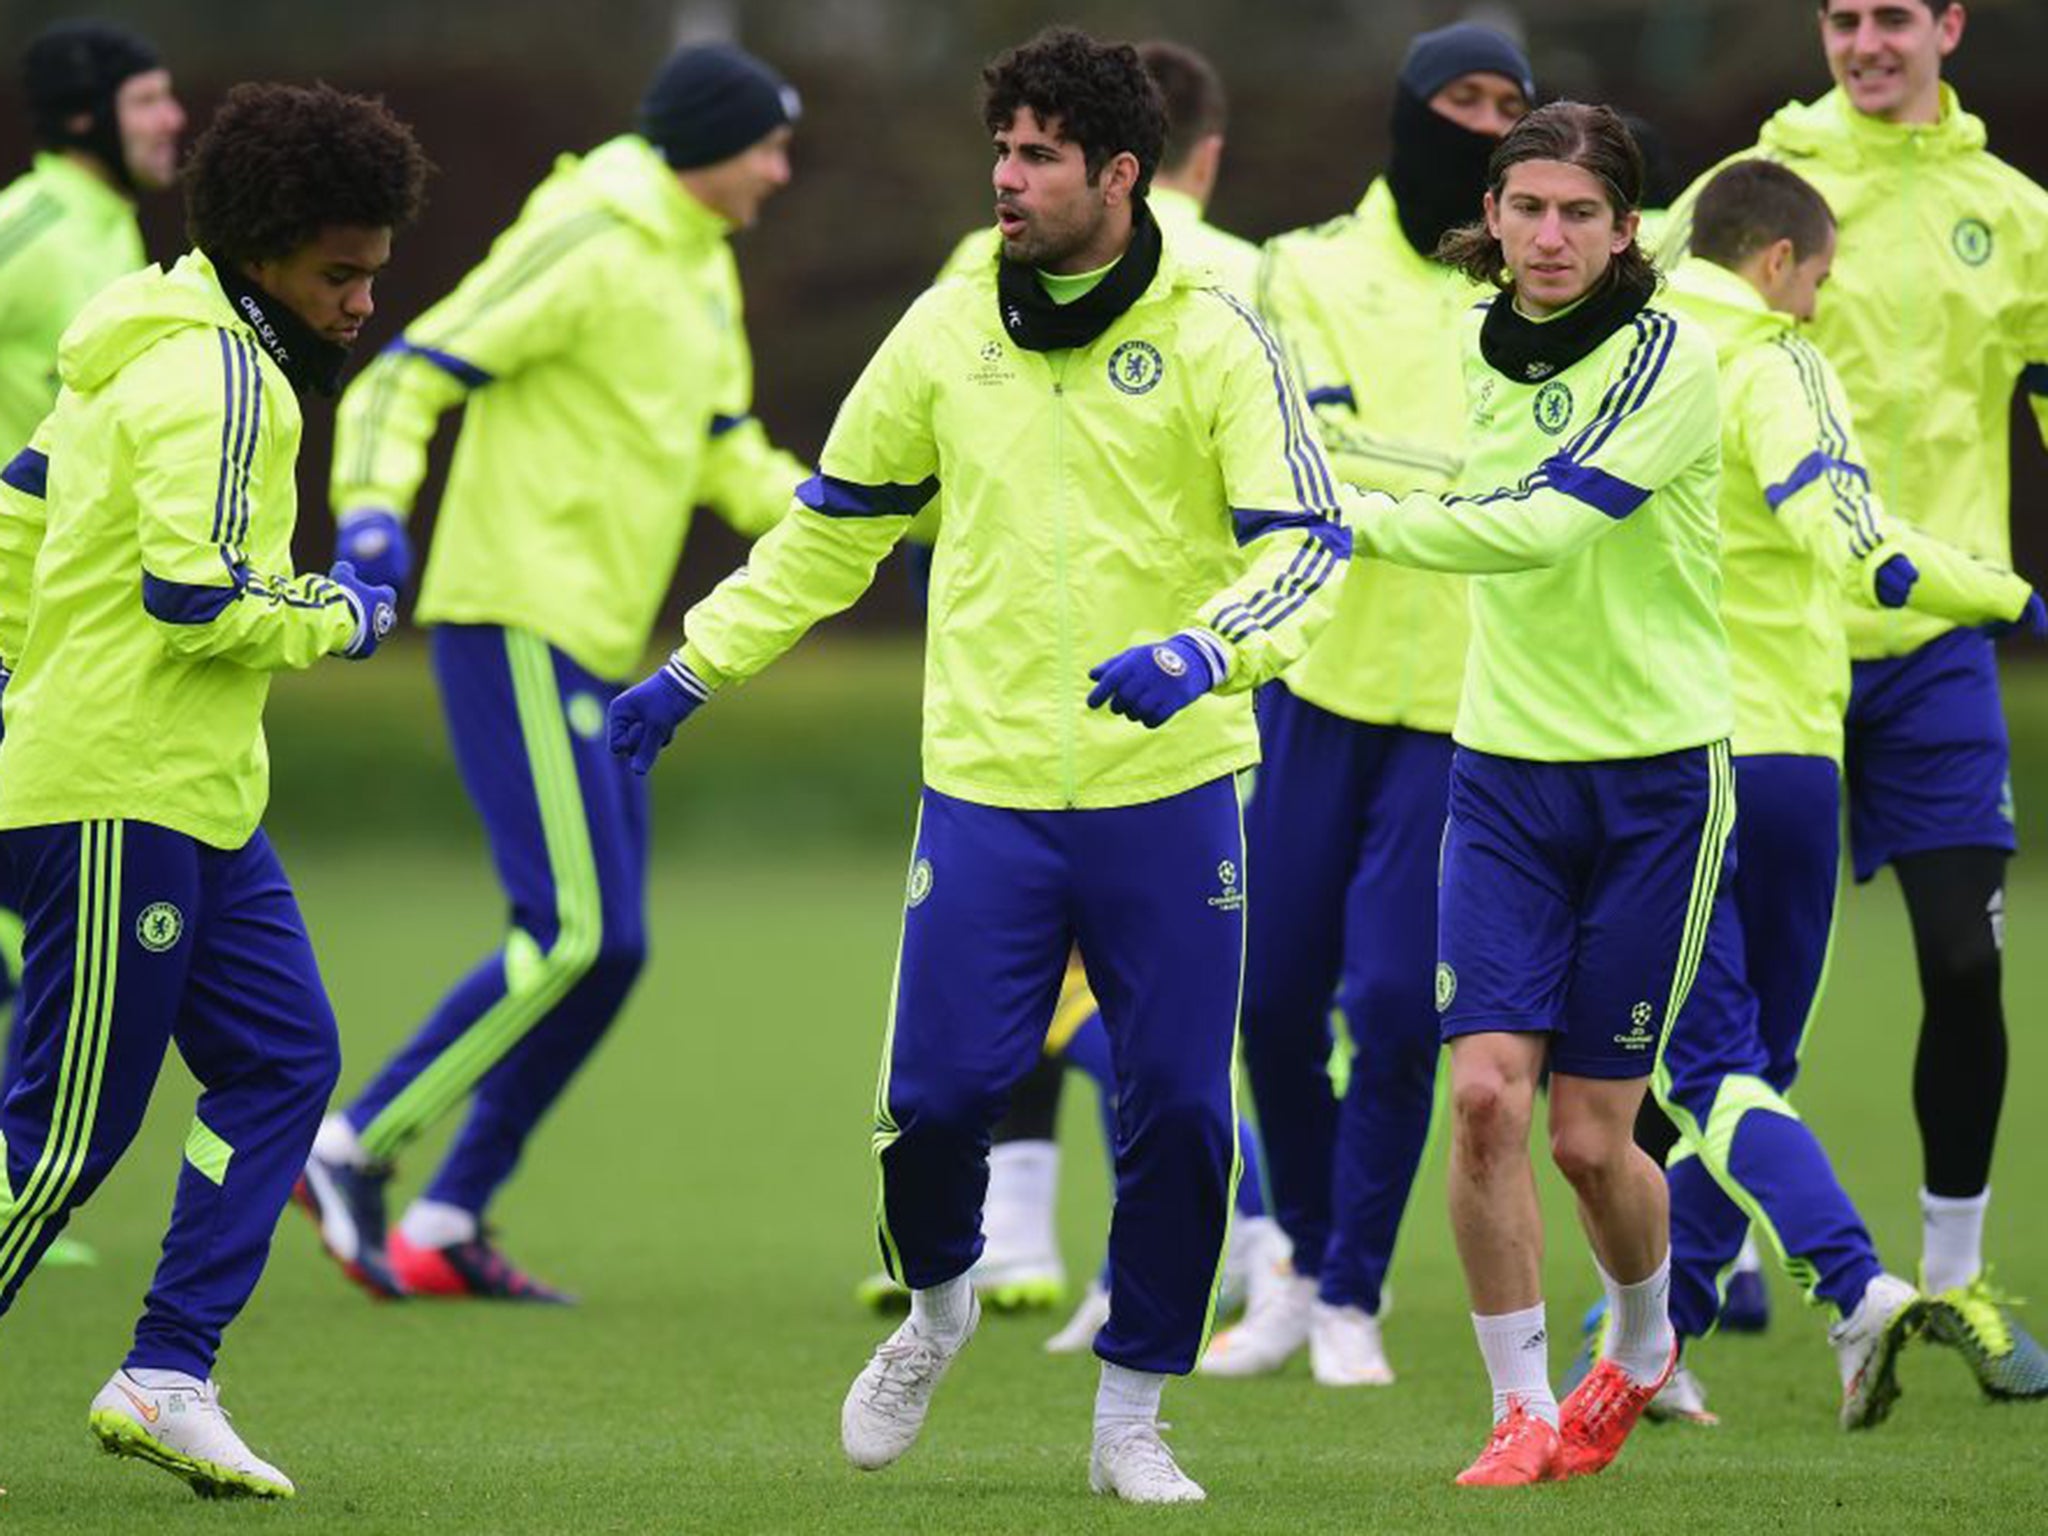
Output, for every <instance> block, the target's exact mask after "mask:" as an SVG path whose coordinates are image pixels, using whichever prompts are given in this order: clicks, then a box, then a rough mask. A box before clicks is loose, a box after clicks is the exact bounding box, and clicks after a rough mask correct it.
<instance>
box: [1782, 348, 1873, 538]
mask: <svg viewBox="0 0 2048 1536" xmlns="http://www.w3.org/2000/svg"><path fill="white" fill-rule="evenodd" d="M1776 345H1777V346H1778V348H1779V349H1780V350H1781V351H1782V352H1784V354H1785V356H1786V357H1787V358H1789V359H1790V360H1791V363H1792V368H1793V371H1794V372H1795V373H1796V374H1797V375H1798V377H1799V387H1800V388H1801V390H1803V391H1804V392H1805V395H1806V405H1807V409H1808V410H1809V411H1811V412H1812V413H1813V418H1814V421H1815V422H1816V423H1817V424H1818V426H1819V429H1820V453H1821V455H1822V462H1821V463H1820V465H1819V466H1818V472H1819V474H1821V475H1823V476H1825V477H1826V479H1827V483H1828V489H1829V490H1831V491H1832V492H1833V493H1834V513H1835V517H1836V519H1837V520H1838V521H1840V522H1841V523H1842V524H1843V525H1845V526H1846V527H1847V528H1848V529H1849V548H1850V550H1851V551H1852V552H1853V553H1854V554H1855V555H1856V556H1857V557H1858V558H1859V559H1860V558H1861V557H1862V556H1864V555H1867V554H1869V553H1870V552H1871V551H1872V550H1874V549H1876V548H1877V546H1878V544H1879V543H1880V542H1881V541H1880V539H1879V537H1878V531H1877V519H1876V517H1875V515H1874V514H1873V513H1872V511H1871V507H1870V476H1869V475H1868V474H1867V473H1865V471H1864V469H1863V467H1862V466H1861V465H1859V464H1857V463H1855V462H1854V461H1853V460H1851V459H1849V458H1847V457H1846V455H1847V453H1848V449H1849V432H1848V429H1847V428H1846V427H1844V426H1843V425H1842V422H1841V418H1839V417H1838V416H1836V414H1835V411H1834V406H1833V405H1832V404H1831V403H1830V401H1829V399H1828V391H1827V381H1826V379H1825V378H1824V377H1823V375H1822V372H1821V361H1820V354H1819V353H1817V352H1815V351H1814V349H1813V348H1812V346H1810V345H1809V344H1808V343H1807V342H1806V341H1804V340H1802V339H1801V338H1800V337H1797V336H1789V335H1788V336H1781V337H1779V338H1778V341H1777V343H1776ZM1803 463H1804V461H1802V465H1803ZM1794 473H1795V474H1796V473H1797V471H1796V470H1795V471H1794ZM1776 506H1777V504H1776V503H1772V507H1773V510H1775V509H1776Z"/></svg>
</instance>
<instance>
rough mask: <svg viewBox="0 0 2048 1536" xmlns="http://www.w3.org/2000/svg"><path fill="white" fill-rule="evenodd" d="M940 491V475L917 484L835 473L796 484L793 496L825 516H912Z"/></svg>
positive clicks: (927, 477) (929, 476)
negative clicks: (863, 479)
mask: <svg viewBox="0 0 2048 1536" xmlns="http://www.w3.org/2000/svg"><path fill="white" fill-rule="evenodd" d="M938 491H939V477H938V476H937V475H926V476H925V477H924V479H922V480H920V481H919V482H918V483H917V484H916V485H896V484H887V485H862V484H860V483H859V482H858V481H854V480H841V479H839V478H838V477H837V476H836V475H813V476H811V478H810V479H808V480H806V481H805V482H804V483H803V484H802V485H800V486H798V487H797V488H796V499H797V500H798V501H800V502H802V503H803V504H804V505H805V506H807V507H809V508H810V509H811V510H812V511H813V512H822V513H823V514H824V515H825V516H827V517H915V516H916V515H917V514H918V512H919V511H920V510H921V509H922V508H923V507H924V504H925V503H926V502H928V501H930V500H931V499H932V497H934V496H936V495H937V494H938Z"/></svg>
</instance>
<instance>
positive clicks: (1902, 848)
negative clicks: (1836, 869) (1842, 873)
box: [1849, 829, 2020, 885]
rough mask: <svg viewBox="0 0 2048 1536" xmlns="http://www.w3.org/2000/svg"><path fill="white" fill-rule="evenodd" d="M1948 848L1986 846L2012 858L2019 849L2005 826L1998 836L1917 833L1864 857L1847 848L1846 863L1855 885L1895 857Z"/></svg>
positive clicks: (1874, 875)
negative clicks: (1854, 879)
mask: <svg viewBox="0 0 2048 1536" xmlns="http://www.w3.org/2000/svg"><path fill="white" fill-rule="evenodd" d="M1951 848H1989V849H1992V850H1993V851H1994V852H1997V853H2002V854H2004V855H2005V856H2006V857H2007V858H2013V857H2015V856H2017V855H2018V853H2019V851H2020V840H2019V837H2018V835H2017V834H2015V833H2014V832H2012V831H2011V830H2010V829H2008V830H2007V831H2006V832H2005V834H2004V835H2003V836H2002V837H2001V836H1999V835H1997V834H1995V833H1993V834H1992V835H1989V836H1980V835H1973V834H1972V833H1969V832H1943V833H1928V834H1926V835H1924V836H1921V837H1913V838H1908V839H1906V840H1905V841H1904V842H1901V843H1899V844H1897V845H1895V846H1890V845H1888V846H1887V847H1886V848H1885V849H1884V850H1883V851H1882V852H1881V853H1878V854H1875V855H1872V856H1871V857H1869V858H1865V857H1864V856H1863V855H1861V854H1858V853H1856V852H1855V851H1854V850H1851V852H1850V857H1849V864H1850V868H1851V870H1852V872H1853V873H1854V874H1855V876H1856V883H1857V884H1858V885H1868V884H1869V883H1870V882H1871V881H1872V880H1875V879H1876V878H1877V876H1878V875H1879V874H1880V873H1881V872H1882V871H1883V869H1884V867H1885V866H1886V865H1887V864H1890V863H1892V862H1893V861H1894V860H1896V859H1906V858H1911V857H1912V856H1913V855H1914V854H1916V853H1944V852H1946V851H1947V850H1949V849H1951Z"/></svg>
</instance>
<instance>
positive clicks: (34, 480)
mask: <svg viewBox="0 0 2048 1536" xmlns="http://www.w3.org/2000/svg"><path fill="white" fill-rule="evenodd" d="M0 480H4V481H5V482H6V483H7V484H9V485H11V486H13V487H14V488H15V489H16V490H17V491H20V492H21V493H22V494H24V495H27V496H33V497H35V498H36V500H38V501H41V500H42V499H43V498H44V497H45V496H47V495H48V494H49V488H50V458H49V455H48V454H44V453H38V452H37V451H36V450H35V449H33V448H24V449H22V450H21V452H19V453H17V454H16V455H15V456H14V457H13V458H11V459H9V460H8V461H7V467H6V468H5V469H0Z"/></svg>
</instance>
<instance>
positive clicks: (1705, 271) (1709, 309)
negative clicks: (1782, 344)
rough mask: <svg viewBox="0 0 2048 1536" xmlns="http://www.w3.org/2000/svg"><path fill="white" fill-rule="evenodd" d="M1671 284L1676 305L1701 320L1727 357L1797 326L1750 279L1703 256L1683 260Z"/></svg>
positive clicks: (1717, 347)
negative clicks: (1739, 349) (1771, 303)
mask: <svg viewBox="0 0 2048 1536" xmlns="http://www.w3.org/2000/svg"><path fill="white" fill-rule="evenodd" d="M1667 284H1668V287H1669V290H1670V294H1671V299H1672V302H1673V304H1674V305H1675V306H1676V307H1678V308H1680V309H1682V310H1684V311H1685V312H1686V313H1687V314H1689V315H1691V316H1693V317H1694V318H1696V319H1697V320H1699V322H1700V323H1701V324H1702V325H1703V326H1704V327H1705V328H1706V330H1707V332H1708V334H1710V335H1711V336H1712V337H1713V338H1714V345H1715V350H1716V351H1717V352H1719V353H1720V354H1722V355H1723V356H1724V357H1725V356H1726V355H1727V354H1728V353H1729V352H1731V351H1733V350H1735V349H1737V348H1739V347H1744V346H1748V345H1751V344H1752V343H1754V342H1758V341H1767V340H1769V339H1770V338H1771V337H1773V336H1776V335H1779V334H1780V333H1782V332H1784V331H1789V330H1791V329H1793V328H1794V321H1793V319H1792V317H1791V316H1790V315H1787V314H1781V313H1780V312H1779V311H1777V310H1775V309H1772V308H1771V307H1770V305H1768V304H1766V303H1765V302H1764V296H1763V295H1762V294H1760V293H1758V292H1757V291H1756V289H1754V288H1753V287H1751V286H1750V284H1749V281H1748V279H1746V278H1743V277H1741V276H1739V275H1737V274H1736V273H1733V272H1730V271H1729V270H1728V269H1727V268H1726V267H1724V266H1721V265H1720V264H1718V263H1716V262H1711V261H1708V260H1706V259H1705V258H1703V257H1699V256H1689V257H1687V258H1686V259H1685V260H1684V261H1682V262H1680V263H1679V264H1678V267H1677V269H1676V270H1675V271H1673V272H1672V273H1671V275H1670V277H1669V279H1667Z"/></svg>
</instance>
